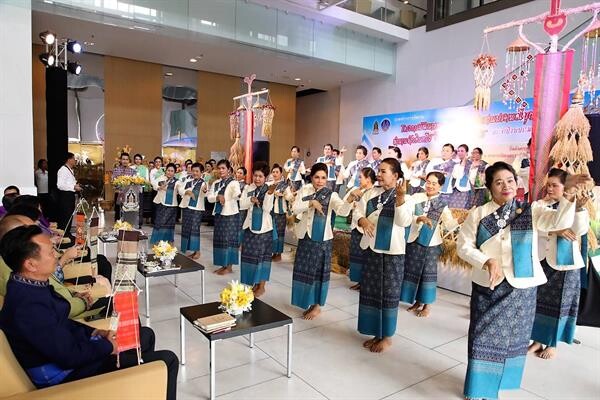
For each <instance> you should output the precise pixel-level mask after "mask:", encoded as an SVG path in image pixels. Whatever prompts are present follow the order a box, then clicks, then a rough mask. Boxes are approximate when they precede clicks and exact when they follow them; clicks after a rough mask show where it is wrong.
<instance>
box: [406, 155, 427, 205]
mask: <svg viewBox="0 0 600 400" xmlns="http://www.w3.org/2000/svg"><path fill="white" fill-rule="evenodd" d="M428 165H429V149H427V147H420V148H419V150H418V151H417V159H416V160H415V162H413V163H412V165H411V166H410V179H409V181H408V194H411V195H412V194H415V193H421V192H423V191H424V189H423V188H424V187H425V171H426V170H427V166H428Z"/></svg>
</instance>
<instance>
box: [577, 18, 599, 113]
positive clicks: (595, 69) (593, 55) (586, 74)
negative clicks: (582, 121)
mask: <svg viewBox="0 0 600 400" xmlns="http://www.w3.org/2000/svg"><path fill="white" fill-rule="evenodd" d="M583 37H584V39H583V45H582V49H581V67H580V70H579V80H578V81H577V84H578V86H579V88H580V89H581V91H582V92H583V94H584V105H585V111H586V113H598V112H600V98H599V97H598V96H597V95H596V90H597V89H598V79H600V63H599V62H598V51H599V50H600V49H599V47H598V46H599V45H600V21H598V20H596V21H595V22H594V23H593V24H592V25H591V26H590V27H589V28H588V29H587V30H586V32H585V33H584V35H583ZM586 100H587V101H586Z"/></svg>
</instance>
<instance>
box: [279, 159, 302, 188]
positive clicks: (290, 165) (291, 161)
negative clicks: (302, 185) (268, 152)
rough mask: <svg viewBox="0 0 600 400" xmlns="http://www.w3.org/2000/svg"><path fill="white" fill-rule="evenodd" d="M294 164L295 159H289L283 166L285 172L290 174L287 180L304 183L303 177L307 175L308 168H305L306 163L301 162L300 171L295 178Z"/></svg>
mask: <svg viewBox="0 0 600 400" xmlns="http://www.w3.org/2000/svg"><path fill="white" fill-rule="evenodd" d="M294 162H295V160H294V159H293V158H288V159H287V161H286V162H285V164H284V165H283V170H284V171H285V172H286V173H287V174H288V175H287V178H288V179H289V180H290V181H292V182H298V181H302V176H303V175H304V174H305V173H306V167H305V166H304V161H300V167H298V171H297V172H296V175H295V176H292V173H293V172H294Z"/></svg>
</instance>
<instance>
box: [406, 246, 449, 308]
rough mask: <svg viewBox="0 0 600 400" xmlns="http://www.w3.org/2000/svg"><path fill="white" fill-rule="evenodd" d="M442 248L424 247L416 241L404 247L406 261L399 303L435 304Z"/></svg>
mask: <svg viewBox="0 0 600 400" xmlns="http://www.w3.org/2000/svg"><path fill="white" fill-rule="evenodd" d="M440 254H442V246H430V247H425V246H421V245H420V244H418V243H417V242H416V241H414V242H412V243H408V244H407V245H406V261H405V264H404V279H403V280H402V290H401V292H400V301H402V302H404V303H410V304H412V303H414V302H415V300H416V301H418V302H419V303H421V304H432V303H433V302H435V297H436V288H437V264H438V258H439V257H440Z"/></svg>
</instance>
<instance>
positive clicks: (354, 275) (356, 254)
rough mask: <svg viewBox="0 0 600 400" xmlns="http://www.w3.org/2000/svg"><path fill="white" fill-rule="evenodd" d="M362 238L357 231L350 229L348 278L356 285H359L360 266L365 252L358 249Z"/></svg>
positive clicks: (363, 260)
mask: <svg viewBox="0 0 600 400" xmlns="http://www.w3.org/2000/svg"><path fill="white" fill-rule="evenodd" d="M362 236H363V235H362V233H360V232H359V231H358V229H352V233H351V234H350V273H349V274H348V276H349V278H350V280H351V281H352V282H358V283H360V279H361V275H362V266H363V264H364V262H365V251H364V250H363V249H361V247H360V240H361V239H362Z"/></svg>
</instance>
